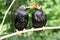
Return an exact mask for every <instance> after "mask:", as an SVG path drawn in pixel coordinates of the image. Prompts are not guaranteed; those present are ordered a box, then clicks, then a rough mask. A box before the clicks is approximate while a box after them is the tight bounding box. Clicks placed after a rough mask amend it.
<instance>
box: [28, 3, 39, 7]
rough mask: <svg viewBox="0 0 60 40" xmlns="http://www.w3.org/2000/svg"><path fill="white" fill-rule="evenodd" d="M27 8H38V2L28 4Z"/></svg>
mask: <svg viewBox="0 0 60 40" xmlns="http://www.w3.org/2000/svg"><path fill="white" fill-rule="evenodd" d="M27 8H38V4H37V3H36V2H34V4H33V5H32V6H28V7H27Z"/></svg>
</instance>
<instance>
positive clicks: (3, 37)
mask: <svg viewBox="0 0 60 40" xmlns="http://www.w3.org/2000/svg"><path fill="white" fill-rule="evenodd" d="M43 29H46V30H47V29H60V26H57V27H43V28H35V29H28V30H23V31H19V33H25V32H31V31H39V30H43ZM16 34H18V33H17V32H15V33H12V34H9V35H6V36H2V37H0V39H1V40H2V39H5V38H9V37H11V36H14V35H16Z"/></svg>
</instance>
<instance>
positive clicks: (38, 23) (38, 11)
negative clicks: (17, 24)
mask: <svg viewBox="0 0 60 40" xmlns="http://www.w3.org/2000/svg"><path fill="white" fill-rule="evenodd" d="M34 7H35V11H34V13H33V14H32V26H33V27H34V28H40V27H43V26H45V25H46V22H47V16H46V14H45V13H44V12H43V10H42V8H41V6H40V5H39V4H35V6H34Z"/></svg>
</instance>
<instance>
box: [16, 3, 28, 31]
mask: <svg viewBox="0 0 60 40" xmlns="http://www.w3.org/2000/svg"><path fill="white" fill-rule="evenodd" d="M26 7H27V5H26V4H24V5H22V6H21V7H19V8H18V9H17V11H16V13H15V28H16V29H18V30H19V31H20V30H23V29H24V28H26V26H27V24H28V14H27V12H26V9H27V8H26Z"/></svg>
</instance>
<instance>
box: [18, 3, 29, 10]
mask: <svg viewBox="0 0 60 40" xmlns="http://www.w3.org/2000/svg"><path fill="white" fill-rule="evenodd" d="M19 8H20V9H22V10H26V9H29V7H28V5H26V4H24V5H21V6H20V7H19Z"/></svg>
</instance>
